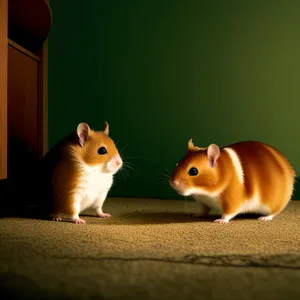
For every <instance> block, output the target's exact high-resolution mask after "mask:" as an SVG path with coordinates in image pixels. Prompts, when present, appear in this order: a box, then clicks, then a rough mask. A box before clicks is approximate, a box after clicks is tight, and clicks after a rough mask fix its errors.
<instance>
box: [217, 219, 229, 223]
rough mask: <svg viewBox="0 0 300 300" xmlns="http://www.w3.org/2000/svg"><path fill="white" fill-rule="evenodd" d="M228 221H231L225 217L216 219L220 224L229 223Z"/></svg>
mask: <svg viewBox="0 0 300 300" xmlns="http://www.w3.org/2000/svg"><path fill="white" fill-rule="evenodd" d="M228 222H229V220H227V219H223V218H221V219H217V220H214V223H218V224H225V223H228Z"/></svg>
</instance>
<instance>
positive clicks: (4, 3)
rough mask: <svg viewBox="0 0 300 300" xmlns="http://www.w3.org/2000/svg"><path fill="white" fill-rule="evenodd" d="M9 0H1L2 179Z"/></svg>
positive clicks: (0, 175)
mask: <svg viewBox="0 0 300 300" xmlns="http://www.w3.org/2000/svg"><path fill="white" fill-rule="evenodd" d="M7 9H8V0H0V180H1V179H6V178H7V57H8V47H7V45H8V39H7V33H8V10H7Z"/></svg>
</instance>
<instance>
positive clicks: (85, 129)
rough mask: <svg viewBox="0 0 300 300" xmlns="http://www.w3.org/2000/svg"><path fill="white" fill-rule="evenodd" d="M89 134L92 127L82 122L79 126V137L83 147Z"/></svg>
mask: <svg viewBox="0 0 300 300" xmlns="http://www.w3.org/2000/svg"><path fill="white" fill-rule="evenodd" d="M89 132H90V127H89V125H88V124H87V123H84V122H82V123H80V124H79V125H78V126H77V135H78V137H79V144H80V146H81V147H83V146H84V144H85V141H86V140H87V138H88V136H89Z"/></svg>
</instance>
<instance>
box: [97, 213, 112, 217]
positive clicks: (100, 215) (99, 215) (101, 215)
mask: <svg viewBox="0 0 300 300" xmlns="http://www.w3.org/2000/svg"><path fill="white" fill-rule="evenodd" d="M98 217H100V218H110V217H111V215H110V214H107V213H104V212H99V213H98Z"/></svg>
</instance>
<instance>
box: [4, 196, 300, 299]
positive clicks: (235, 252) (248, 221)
mask: <svg viewBox="0 0 300 300" xmlns="http://www.w3.org/2000/svg"><path fill="white" fill-rule="evenodd" d="M196 210H197V205H196V203H193V202H183V201H168V200H152V199H122V198H118V199H112V198H110V199H107V201H106V203H105V206H104V211H105V212H108V213H111V214H112V215H113V217H112V218H111V219H100V218H96V217H91V216H89V217H84V218H85V219H86V221H87V224H85V225H77V224H73V223H70V222H54V221H45V220H34V219H22V218H2V219H0V241H1V247H0V271H1V273H0V288H1V292H2V296H1V295H0V298H1V299H5V298H4V295H6V296H7V297H8V296H10V297H11V298H7V299H16V298H18V299H74V300H77V299H141V300H142V299H175V298H176V299H189V300H192V299H205V300H210V299H239V300H243V299H251V298H254V299H300V229H299V227H300V226H299V225H300V201H293V202H292V203H290V205H289V206H288V208H287V209H286V210H285V211H284V212H283V213H282V214H281V215H279V216H278V217H277V218H276V219H274V220H273V221H270V222H261V221H258V220H257V218H256V217H248V218H245V217H239V218H236V219H234V220H232V221H231V222H230V223H228V224H224V225H221V224H215V223H213V222H212V221H213V220H214V217H212V218H208V219H195V218H192V217H191V216H189V215H187V213H191V214H192V213H193V212H196Z"/></svg>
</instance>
